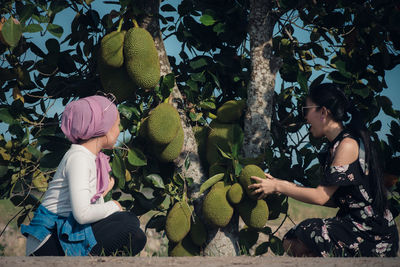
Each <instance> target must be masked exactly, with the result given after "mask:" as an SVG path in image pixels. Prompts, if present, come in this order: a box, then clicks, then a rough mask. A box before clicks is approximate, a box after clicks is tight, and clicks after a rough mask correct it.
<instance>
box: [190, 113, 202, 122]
mask: <svg viewBox="0 0 400 267" xmlns="http://www.w3.org/2000/svg"><path fill="white" fill-rule="evenodd" d="M202 116H203V113H201V112H200V113H194V112H190V113H189V117H190V119H191V120H192V121H198V120H200V119H201V118H202Z"/></svg>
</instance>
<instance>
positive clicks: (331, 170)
mask: <svg viewBox="0 0 400 267" xmlns="http://www.w3.org/2000/svg"><path fill="white" fill-rule="evenodd" d="M345 137H351V138H353V139H355V140H356V141H357V142H358V144H359V146H360V150H359V159H358V160H357V161H354V162H353V163H351V164H349V165H343V166H331V164H332V161H333V158H334V155H335V151H336V148H337V147H338V145H339V143H340V142H341V141H342V140H343V138H345ZM329 150H330V151H331V152H330V153H328V155H327V159H326V161H325V162H326V163H325V166H324V177H323V178H322V181H321V185H324V186H330V185H337V186H339V188H338V189H337V190H336V192H335V193H334V195H333V196H332V198H333V201H334V202H335V204H336V205H337V206H338V207H339V211H338V213H337V214H336V217H334V218H329V219H314V218H313V219H307V220H305V221H303V222H301V223H300V224H298V225H296V226H295V227H294V228H292V229H291V230H290V231H289V232H288V233H287V234H286V235H285V237H284V238H298V239H300V240H301V241H303V243H305V244H306V245H307V247H308V248H309V249H311V250H312V251H314V252H315V253H316V254H317V255H320V256H323V257H332V256H333V257H356V256H360V257H371V256H380V257H384V256H392V257H395V256H396V254H397V250H398V246H399V244H398V243H399V236H398V232H397V227H396V224H395V222H394V218H393V216H392V213H391V212H390V211H389V210H388V209H387V210H386V211H385V213H384V215H383V216H380V215H378V214H376V213H375V212H374V209H373V208H372V205H371V204H372V201H373V199H372V198H371V194H370V185H369V182H368V176H367V175H366V174H365V173H368V166H367V164H366V162H365V151H364V145H363V143H362V142H360V140H358V139H357V138H354V137H353V136H351V135H350V133H349V132H348V131H346V130H344V131H342V132H341V133H340V134H339V135H338V136H337V137H336V138H335V140H334V141H333V142H331V143H330V144H329ZM332 155H333V156H332Z"/></svg>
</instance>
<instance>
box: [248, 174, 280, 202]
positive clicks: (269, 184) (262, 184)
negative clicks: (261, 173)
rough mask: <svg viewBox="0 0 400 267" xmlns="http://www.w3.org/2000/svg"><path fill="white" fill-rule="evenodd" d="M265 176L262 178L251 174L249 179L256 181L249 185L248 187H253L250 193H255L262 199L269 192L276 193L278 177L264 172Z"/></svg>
mask: <svg viewBox="0 0 400 267" xmlns="http://www.w3.org/2000/svg"><path fill="white" fill-rule="evenodd" d="M265 178H266V179H262V178H260V177H257V176H251V179H253V180H254V181H256V183H254V184H251V185H249V188H251V189H253V192H252V194H253V195H257V194H259V196H258V199H263V198H265V197H266V196H267V195H269V194H273V193H276V191H277V190H276V185H277V181H278V179H276V178H275V177H273V176H272V175H270V174H269V173H265Z"/></svg>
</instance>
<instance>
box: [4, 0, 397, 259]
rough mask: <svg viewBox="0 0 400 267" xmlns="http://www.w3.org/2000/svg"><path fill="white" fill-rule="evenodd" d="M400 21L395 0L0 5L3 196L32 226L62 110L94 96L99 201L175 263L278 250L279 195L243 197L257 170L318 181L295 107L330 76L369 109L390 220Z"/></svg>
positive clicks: (58, 151) (58, 140)
mask: <svg viewBox="0 0 400 267" xmlns="http://www.w3.org/2000/svg"><path fill="white" fill-rule="evenodd" d="M399 14H400V6H399V5H398V4H397V2H396V1H391V0H372V1H366V0H361V1H313V0H303V1H293V0H279V1H268V0H236V1H228V0H218V1H215V0H180V1H160V0H135V1H126V0H121V1H104V2H103V1H92V0H85V1H67V0H62V1H43V0H21V1H16V0H5V1H1V3H0V16H1V18H0V55H1V59H0V60H1V64H0V85H1V91H0V127H1V134H0V198H1V199H10V200H11V202H12V203H13V204H14V205H15V206H16V214H17V216H15V218H17V223H18V225H20V224H21V223H22V222H24V221H25V222H26V221H28V220H29V218H30V214H31V212H32V211H33V210H35V209H36V208H37V207H38V205H39V204H40V200H41V196H42V194H43V192H45V191H46V188H47V186H48V182H49V181H50V179H51V178H52V176H53V175H54V170H55V168H56V167H57V165H58V163H59V162H60V160H61V158H62V156H63V155H64V153H65V152H66V151H67V150H68V148H69V147H70V142H69V141H67V139H66V138H65V137H64V135H63V134H62V131H61V130H60V127H59V122H60V118H61V113H62V111H63V108H64V106H65V105H66V104H67V103H69V102H70V101H72V100H75V99H78V98H81V97H85V96H89V95H93V94H96V92H97V91H103V92H106V93H112V94H114V95H115V96H116V98H117V101H116V104H117V105H118V110H119V112H120V117H121V132H122V134H121V136H122V138H121V140H120V143H119V144H118V145H117V147H116V149H114V150H113V151H105V152H106V153H107V154H108V155H109V156H110V157H111V165H112V175H113V176H114V177H115V179H116V186H115V190H114V192H112V193H110V194H109V195H108V196H107V197H106V200H107V199H111V198H112V199H115V200H118V199H120V197H121V192H120V191H122V192H123V193H125V196H126V195H128V196H131V198H129V199H124V200H123V201H121V205H123V206H124V207H125V208H126V209H127V210H132V211H133V212H135V214H137V215H143V214H151V215H152V216H151V218H150V220H149V221H148V222H147V225H146V228H154V229H156V230H157V231H159V232H162V233H164V232H165V233H166V234H165V235H166V238H168V239H169V243H168V247H169V249H168V253H169V255H171V256H189V255H213V256H215V255H226V256H227V255H240V254H248V255H261V254H265V253H267V251H272V252H273V253H275V254H277V255H281V254H282V253H283V251H282V242H281V239H280V237H279V236H277V234H276V233H277V230H272V229H271V227H270V226H269V221H270V220H280V222H282V223H283V222H284V221H285V220H287V219H288V218H289V219H290V214H289V213H288V202H287V197H286V196H284V195H276V194H274V195H269V196H267V197H266V198H265V199H263V200H255V199H252V198H251V196H252V195H251V192H250V191H249V190H248V188H247V187H246V186H247V185H248V184H250V183H252V182H253V181H252V180H251V179H249V176H250V177H251V176H252V175H253V171H254V172H255V173H257V174H256V176H262V173H263V172H264V171H267V172H269V173H271V174H272V175H274V176H277V177H282V178H285V179H288V180H289V181H295V182H296V183H298V184H301V185H304V186H316V185H317V184H318V182H319V178H320V169H319V164H318V159H317V153H315V152H316V150H319V149H320V148H321V146H322V141H320V140H316V139H314V138H313V137H312V136H310V135H309V134H308V131H307V129H306V127H305V125H304V121H303V118H302V115H301V112H299V110H301V105H302V103H303V101H304V100H305V97H306V95H307V92H308V90H309V89H310V88H312V87H313V86H315V85H318V84H319V83H321V82H323V81H324V82H325V81H332V82H335V83H338V84H341V85H342V86H343V87H344V88H345V93H346V95H347V96H348V97H350V98H351V99H352V101H353V103H354V104H355V105H356V106H357V107H358V108H359V109H360V110H361V111H362V112H363V114H364V120H365V123H366V125H367V126H368V129H369V130H370V131H371V132H372V133H373V135H372V136H373V140H374V142H375V143H376V145H377V147H379V148H380V149H379V150H380V153H381V156H380V158H382V161H383V163H384V166H385V173H386V177H388V180H387V186H388V188H389V189H390V192H391V193H390V194H389V197H390V203H391V209H392V211H393V212H394V214H395V215H396V216H397V215H398V214H399V211H400V199H399V193H400V183H399V182H398V179H399V175H400V169H399V167H400V158H399V152H400V141H399V136H400V125H399V119H400V117H399V116H400V111H399V110H397V109H398V108H397V109H396V103H392V101H391V99H390V98H389V97H388V96H387V95H386V92H387V91H389V90H387V88H388V87H390V86H389V80H388V79H387V77H388V76H387V74H388V73H393V72H395V71H397V72H398V71H399V66H398V65H399V63H400V30H399V27H398V21H400V17H399ZM61 25H62V26H61ZM172 39H173V45H171V44H170V40H172ZM164 42H166V43H167V42H168V43H167V44H166V45H164ZM381 111H382V112H381ZM379 114H384V115H385V116H386V118H388V120H390V122H389V123H387V124H389V125H385V124H382V122H381V121H380V119H379V118H380V117H378V115H379ZM380 131H381V132H383V135H384V137H385V138H384V139H382V140H380V135H379V136H378V134H380V133H379V132H380ZM117 189H118V190H117ZM10 219H11V218H10ZM240 220H242V221H243V222H244V224H245V227H244V228H242V229H239V221H240ZM2 230H3V229H0V235H1V234H2V233H3V232H4V231H2ZM262 235H267V236H268V238H267V239H263V240H268V241H266V242H262V243H260V242H261V241H258V239H259V237H260V236H262ZM260 239H261V238H260ZM0 252H1V251H0Z"/></svg>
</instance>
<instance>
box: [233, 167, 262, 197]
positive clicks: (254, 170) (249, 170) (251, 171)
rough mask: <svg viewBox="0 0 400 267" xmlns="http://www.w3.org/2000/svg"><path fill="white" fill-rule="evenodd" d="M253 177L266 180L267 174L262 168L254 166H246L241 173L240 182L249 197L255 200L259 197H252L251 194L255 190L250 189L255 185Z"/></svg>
mask: <svg viewBox="0 0 400 267" xmlns="http://www.w3.org/2000/svg"><path fill="white" fill-rule="evenodd" d="M251 176H257V177H260V178H263V179H265V174H264V171H263V170H262V169H261V168H260V167H258V166H257V165H253V164H249V165H246V166H245V167H244V168H243V169H242V171H241V172H240V175H239V182H240V184H241V185H242V187H243V189H244V190H245V191H246V193H247V195H248V196H249V197H250V198H251V199H253V200H254V199H257V195H252V194H251V193H252V192H253V189H250V188H249V187H248V186H249V185H251V184H253V183H255V181H254V180H252V179H251V178H250V177H251Z"/></svg>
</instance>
